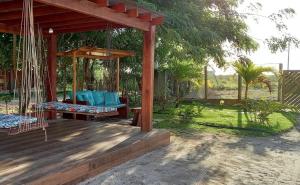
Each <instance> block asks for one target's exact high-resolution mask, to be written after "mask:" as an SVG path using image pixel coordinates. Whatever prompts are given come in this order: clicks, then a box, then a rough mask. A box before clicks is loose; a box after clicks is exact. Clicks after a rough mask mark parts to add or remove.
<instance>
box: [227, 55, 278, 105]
mask: <svg viewBox="0 0 300 185" xmlns="http://www.w3.org/2000/svg"><path fill="white" fill-rule="evenodd" d="M233 68H234V70H235V71H236V72H237V73H238V74H239V75H240V76H241V77H242V79H243V80H244V81H245V86H246V87H245V99H246V100H247V98H248V90H249V86H250V85H251V84H255V83H263V84H265V85H266V86H267V87H268V89H269V91H270V93H271V92H272V87H271V82H270V80H268V79H267V77H266V76H265V75H264V73H265V72H274V71H273V69H272V68H271V67H262V66H257V65H255V64H254V63H253V62H252V61H251V60H250V59H248V58H246V57H240V59H239V60H238V61H236V62H235V63H234V64H233Z"/></svg>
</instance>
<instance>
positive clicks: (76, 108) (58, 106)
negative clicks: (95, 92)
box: [38, 102, 118, 114]
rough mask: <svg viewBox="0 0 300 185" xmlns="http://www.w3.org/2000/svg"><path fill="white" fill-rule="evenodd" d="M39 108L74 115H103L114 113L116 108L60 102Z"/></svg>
mask: <svg viewBox="0 0 300 185" xmlns="http://www.w3.org/2000/svg"><path fill="white" fill-rule="evenodd" d="M38 106H39V108H43V109H45V110H57V111H68V112H74V113H78V112H79V113H80V112H81V113H91V114H98V113H105V112H115V111H117V108H118V107H112V106H111V107H98V106H89V105H77V104H67V103H62V102H47V103H42V104H39V105H38Z"/></svg>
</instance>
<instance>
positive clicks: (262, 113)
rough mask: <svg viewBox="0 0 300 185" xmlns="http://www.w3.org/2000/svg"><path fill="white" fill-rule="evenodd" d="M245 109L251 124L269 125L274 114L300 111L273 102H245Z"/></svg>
mask: <svg viewBox="0 0 300 185" xmlns="http://www.w3.org/2000/svg"><path fill="white" fill-rule="evenodd" d="M243 109H244V112H245V114H247V115H248V116H247V117H248V119H249V120H250V121H251V122H256V123H261V124H268V123H269V118H268V117H269V116H270V115H271V114H273V113H274V112H287V111H292V112H296V111H298V110H297V108H295V107H292V106H287V105H284V104H282V103H279V102H276V101H271V100H250V99H248V100H245V101H244V102H243Z"/></svg>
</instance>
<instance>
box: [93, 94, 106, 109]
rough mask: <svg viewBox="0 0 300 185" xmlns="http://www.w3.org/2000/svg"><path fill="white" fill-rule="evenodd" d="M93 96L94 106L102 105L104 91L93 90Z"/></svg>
mask: <svg viewBox="0 0 300 185" xmlns="http://www.w3.org/2000/svg"><path fill="white" fill-rule="evenodd" d="M92 94H93V98H94V101H95V105H96V106H100V105H104V102H105V99H104V94H105V91H93V92H92Z"/></svg>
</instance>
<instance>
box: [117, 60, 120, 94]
mask: <svg viewBox="0 0 300 185" xmlns="http://www.w3.org/2000/svg"><path fill="white" fill-rule="evenodd" d="M116 62H117V66H116V92H119V91H120V58H117V61H116Z"/></svg>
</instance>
